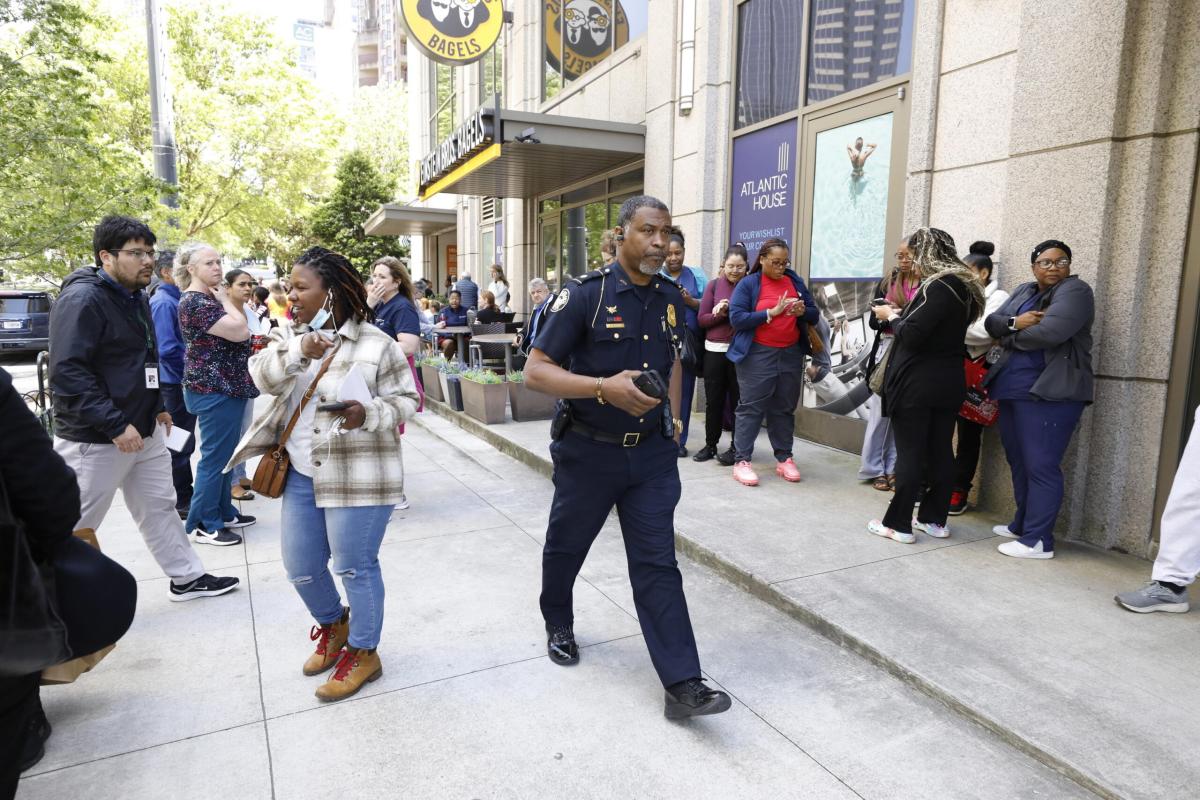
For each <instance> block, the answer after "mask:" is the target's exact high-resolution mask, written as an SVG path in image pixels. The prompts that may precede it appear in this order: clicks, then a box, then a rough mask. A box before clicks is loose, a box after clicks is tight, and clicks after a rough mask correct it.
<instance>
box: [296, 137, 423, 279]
mask: <svg viewBox="0 0 1200 800" xmlns="http://www.w3.org/2000/svg"><path fill="white" fill-rule="evenodd" d="M334 181H335V185H334V188H333V192H332V193H331V194H330V196H329V197H328V198H327V199H326V200H325V202H323V203H321V204H320V205H319V206H318V207H317V209H316V211H315V212H314V213H313V215H312V232H313V234H314V235H315V236H316V238H317V241H318V243H319V244H321V245H323V246H325V247H328V248H329V249H330V250H334V251H336V252H338V253H341V254H342V255H344V256H346V257H347V258H349V259H350V263H352V264H354V266H355V267H357V268H358V270H359V271H360V272H363V273H364V274H365V273H366V271H367V270H368V269H369V268H370V266H371V264H372V263H374V262H375V260H376V259H378V258H381V257H383V256H397V257H407V256H408V248H407V247H401V245H400V242H399V240H398V239H397V238H396V237H394V236H368V235H367V234H366V232H365V231H364V230H363V225H364V224H365V223H366V221H367V218H368V217H370V216H371V214H373V213H375V211H376V209H378V208H379V206H381V205H383V204H384V203H389V202H391V201H392V199H393V197H392V186H391V182H390V181H389V180H388V179H387V178H385V177H384V176H383V175H381V174H380V172H379V170H378V169H376V168H375V165H374V164H372V163H371V159H370V158H368V157H367V155H366V154H365V153H363V152H362V151H359V150H355V151H352V152H350V153H347V154H346V155H345V156H344V157H343V158H342V160H341V161H340V162H339V163H338V167H337V172H336V173H335V174H334Z"/></svg>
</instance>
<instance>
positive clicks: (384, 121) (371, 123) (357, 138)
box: [348, 84, 415, 196]
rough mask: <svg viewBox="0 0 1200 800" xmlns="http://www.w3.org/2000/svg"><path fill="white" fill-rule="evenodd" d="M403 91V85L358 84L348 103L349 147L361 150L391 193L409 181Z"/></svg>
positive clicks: (401, 190)
mask: <svg viewBox="0 0 1200 800" xmlns="http://www.w3.org/2000/svg"><path fill="white" fill-rule="evenodd" d="M406 108H407V95H406V92H405V89H404V87H403V86H401V85H399V84H396V85H392V86H362V87H360V88H358V89H357V90H355V92H354V101H353V103H352V104H351V107H350V124H349V131H348V133H349V134H350V138H351V142H352V149H354V150H359V151H361V152H362V153H363V154H364V155H365V156H366V157H367V158H368V159H370V161H371V163H372V164H374V165H375V168H376V169H378V170H379V172H380V174H382V175H383V177H384V179H385V180H387V181H388V184H389V186H390V188H391V190H392V194H393V196H397V195H403V194H405V193H406V192H408V191H411V189H412V188H415V187H410V185H409V171H410V170H409V158H408V127H407V125H406V124H405V121H406V120H407V119H408V111H407V110H406Z"/></svg>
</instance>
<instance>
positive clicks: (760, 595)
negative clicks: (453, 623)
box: [413, 398, 1124, 800]
mask: <svg viewBox="0 0 1200 800" xmlns="http://www.w3.org/2000/svg"><path fill="white" fill-rule="evenodd" d="M425 407H426V409H428V410H431V411H433V412H434V413H436V414H437V415H438V416H440V417H443V418H444V419H446V420H447V421H449V422H452V423H454V424H455V425H457V426H458V427H459V428H461V429H463V430H464V431H466V432H467V433H470V434H472V435H474V436H475V437H477V438H479V439H482V440H483V441H485V442H487V443H488V444H490V445H491V446H493V447H495V448H496V449H497V450H499V451H500V452H502V453H504V454H505V455H507V456H510V457H511V458H514V459H516V460H517V461H519V462H521V463H522V464H524V465H526V466H528V467H530V468H532V469H534V470H536V471H538V472H540V473H541V474H543V475H545V476H546V477H547V478H549V477H552V475H553V469H554V468H553V465H552V464H551V462H550V459H549V458H548V457H543V456H540V455H538V454H537V453H534V452H532V451H530V450H527V449H525V448H524V447H521V446H520V445H518V444H517V443H515V442H513V441H511V440H509V439H506V438H505V437H503V436H501V435H499V434H497V433H496V432H494V431H493V430H492V429H491V428H490V427H489V426H488V425H485V424H483V423H481V422H478V421H476V420H475V419H472V418H471V417H469V416H467V415H466V414H464V413H460V412H457V411H454V410H452V409H451V408H450V407H449V406H447V405H446V404H444V403H440V402H438V401H436V400H430V399H428V398H426V400H425ZM413 421H414V422H415V423H416V424H418V425H420V426H421V427H422V428H423V429H424V430H426V431H428V432H429V433H430V434H431V435H433V436H437V437H438V438H439V439H441V440H442V441H444V442H446V443H447V444H449V445H450V446H452V447H455V448H456V449H458V450H460V451H462V452H464V453H465V452H466V451H463V450H462V448H461V447H459V446H458V445H456V444H455V443H454V442H451V441H449V440H447V439H445V438H443V437H441V436H440V435H439V434H438V433H437V432H436V431H433V430H431V429H430V428H429V427H428V426H426V425H423V424H422V423H421V420H420V418H419V417H418V418H414V420H413ZM675 546H676V548H677V549H678V550H679V552H681V553H683V554H684V555H686V556H687V557H688V558H690V559H691V560H693V561H696V562H698V563H700V564H703V565H704V566H705V567H707V568H708V569H711V570H712V571H713V572H716V573H717V574H718V575H720V576H721V577H722V578H724V579H725V580H727V581H729V582H730V583H732V584H734V585H735V586H737V587H738V588H740V589H742V590H743V591H746V592H748V593H749V594H751V595H752V596H754V597H756V598H757V599H759V600H762V601H763V602H765V603H767V604H769V605H771V606H773V607H774V608H776V609H778V610H779V611H782V612H783V613H785V614H787V615H788V616H789V617H791V618H792V619H795V620H796V621H797V622H800V623H802V624H804V625H805V626H807V627H809V628H811V629H812V630H813V631H815V632H817V633H819V634H820V635H822V636H824V637H825V638H827V639H829V640H830V641H832V642H833V643H835V644H837V645H839V646H840V647H844V648H846V649H847V650H850V651H851V652H853V653H855V654H857V655H859V656H861V657H862V658H865V659H866V660H867V661H869V662H871V663H872V664H873V665H875V666H876V667H878V668H880V669H883V670H885V671H886V672H888V673H889V674H891V675H892V676H894V677H896V678H898V679H899V680H901V681H903V682H904V683H906V684H908V685H909V686H912V687H913V688H914V689H916V690H918V691H919V692H921V693H922V694H924V695H926V696H927V697H930V698H932V699H933V700H936V701H937V702H939V703H941V704H942V705H943V706H945V707H946V708H948V709H950V710H951V711H953V712H954V713H955V714H958V715H959V716H961V717H963V718H965V719H967V720H970V721H971V722H973V723H975V724H977V725H979V726H981V727H983V728H985V729H986V730H988V731H989V732H990V733H992V734H993V735H995V736H997V737H998V738H999V739H1000V740H1001V741H1003V742H1004V743H1005V744H1008V745H1009V746H1011V747H1013V748H1015V749H1017V750H1019V751H1021V752H1022V753H1024V754H1025V755H1027V756H1029V757H1030V758H1032V759H1033V760H1035V761H1037V762H1039V763H1041V764H1043V765H1044V766H1046V767H1048V768H1050V769H1052V770H1054V771H1055V772H1057V773H1059V774H1060V775H1062V776H1063V777H1065V778H1067V779H1069V780H1071V781H1073V782H1074V783H1076V784H1078V785H1079V786H1081V787H1082V788H1084V789H1086V790H1087V791H1089V792H1092V793H1093V794H1095V795H1096V796H1097V797H1101V798H1104V800H1124V795H1122V794H1120V793H1119V792H1117V791H1116V790H1114V789H1112V788H1111V787H1108V786H1105V785H1104V784H1103V783H1101V782H1099V781H1097V780H1096V779H1095V778H1093V777H1092V776H1090V775H1089V774H1088V773H1086V772H1084V771H1083V770H1082V769H1080V768H1078V767H1076V766H1075V765H1074V764H1072V763H1071V762H1069V761H1067V760H1065V759H1063V758H1061V757H1060V756H1057V755H1055V754H1054V753H1052V752H1050V751H1049V750H1046V749H1045V748H1044V747H1042V746H1041V745H1039V744H1038V743H1037V742H1035V741H1032V740H1031V739H1028V738H1026V737H1025V736H1023V735H1022V734H1020V733H1018V732H1017V731H1014V730H1012V729H1011V728H1009V727H1006V726H1005V725H1004V724H1003V723H1001V722H999V721H997V720H995V719H993V718H992V717H991V716H990V715H988V714H987V713H985V712H983V711H981V710H980V709H977V708H975V707H973V706H971V705H970V704H968V703H967V702H965V701H963V700H960V699H959V698H958V697H956V696H955V695H954V694H953V693H951V692H950V691H949V690H947V689H945V688H943V687H942V686H940V685H939V684H938V683H937V682H936V681H934V680H933V679H932V678H929V677H926V676H924V675H922V674H920V673H918V672H915V671H913V670H911V669H909V668H908V667H906V666H905V665H904V664H902V663H901V662H899V661H897V660H895V659H894V658H892V657H890V656H888V655H887V654H886V653H884V652H883V651H881V650H879V649H878V648H877V647H875V646H874V645H872V644H870V643H868V642H866V641H864V640H863V639H861V638H859V637H857V636H855V635H853V634H850V633H848V632H847V631H846V630H844V629H843V628H842V627H841V626H839V625H837V624H835V623H833V622H831V621H830V620H828V619H826V618H825V617H823V616H821V615H820V614H818V613H817V612H815V611H813V610H812V609H810V608H808V607H807V606H805V605H803V604H802V603H799V602H797V601H796V600H794V599H793V598H791V597H788V596H786V595H784V594H783V593H781V592H779V591H777V590H776V589H775V588H774V587H773V586H771V584H769V583H767V582H766V581H764V580H763V579H762V578H759V577H758V576H756V575H754V574H753V573H751V572H748V571H747V570H745V569H743V568H742V567H740V566H738V565H737V564H734V563H733V562H731V561H729V560H727V559H725V558H723V557H721V556H719V555H717V554H716V553H714V552H713V551H712V550H709V549H708V548H707V547H705V546H704V545H702V544H700V543H698V542H696V541H694V540H692V539H690V538H688V536H687V534H685V533H683V532H682V531H680V530H678V529H676V531H675Z"/></svg>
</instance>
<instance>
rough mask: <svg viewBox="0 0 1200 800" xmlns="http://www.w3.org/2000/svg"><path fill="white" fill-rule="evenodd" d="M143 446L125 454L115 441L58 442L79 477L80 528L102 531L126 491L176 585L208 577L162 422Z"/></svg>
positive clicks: (152, 547)
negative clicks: (180, 509)
mask: <svg viewBox="0 0 1200 800" xmlns="http://www.w3.org/2000/svg"><path fill="white" fill-rule="evenodd" d="M142 445H143V446H142V449H141V450H140V451H138V452H136V453H122V452H120V451H119V450H117V446H116V445H115V444H89V443H85V442H69V441H67V440H65V439H58V438H55V440H54V450H55V452H57V453H58V454H59V455H60V456H62V458H63V461H65V462H67V466H68V467H70V468H71V469H73V470H75V477H76V479H77V480H78V481H79V499H80V506H81V515H80V517H79V522H78V523H77V524H76V525H75V527H76V528H77V529H78V528H92V529H94V530H95V531H96V532H97V533H99V531H100V523H102V522H104V517H105V515H106V514H108V509H109V507H110V506H111V505H112V501H113V498H114V497H115V496H116V494H117V489H120V490H121V496H122V497H124V498H125V506H126V508H128V509H129V513H130V514H131V515H132V516H133V521H134V522H135V523H136V524H137V526H138V531H139V532H140V533H141V534H142V539H144V540H145V542H146V546H147V547H148V548H150V554H151V555H152V556H154V560H155V561H157V562H158V566H159V567H160V568H161V569H162V571H163V572H164V573H165V574H166V575H167V576H168V577H170V578H171V580H172V582H173V583H175V584H178V585H183V584H185V583H189V582H191V581H194V580H196V578H199V577H200V576H201V575H203V574H204V565H203V564H201V563H200V558H199V557H198V556H197V555H196V553H195V551H194V550H193V549H192V543H191V542H190V541H188V538H187V534H186V533H185V532H184V530H183V523H182V522H180V521H179V514H178V513H177V512H176V511H175V487H174V486H172V485H171V454H170V451H169V450H167V446H166V445H165V444H163V429H162V426H159V425H156V426H155V427H154V434H153V435H152V436H150V437H148V438H146V439H144V440H143V442H142Z"/></svg>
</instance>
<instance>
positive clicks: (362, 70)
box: [353, 0, 408, 87]
mask: <svg viewBox="0 0 1200 800" xmlns="http://www.w3.org/2000/svg"><path fill="white" fill-rule="evenodd" d="M353 3H354V11H353V18H354V75H355V82H354V85H355V86H356V87H358V86H394V85H396V84H407V83H408V36H407V34H406V32H405V28H404V24H403V23H402V22H401V21H400V10H399V0H353Z"/></svg>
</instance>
